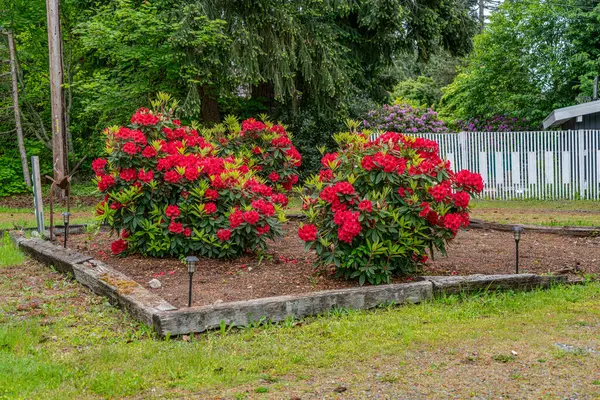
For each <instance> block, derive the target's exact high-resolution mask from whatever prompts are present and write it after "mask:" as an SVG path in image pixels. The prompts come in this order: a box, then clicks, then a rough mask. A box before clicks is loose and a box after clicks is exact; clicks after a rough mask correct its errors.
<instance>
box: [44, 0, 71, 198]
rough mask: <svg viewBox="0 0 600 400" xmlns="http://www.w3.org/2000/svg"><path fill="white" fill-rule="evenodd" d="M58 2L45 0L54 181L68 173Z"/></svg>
mask: <svg viewBox="0 0 600 400" xmlns="http://www.w3.org/2000/svg"><path fill="white" fill-rule="evenodd" d="M59 3H60V0H46V11H47V19H48V51H49V56H50V57H49V59H50V97H51V102H52V158H53V164H54V165H53V169H54V180H55V181H61V180H62V179H63V178H64V177H65V176H67V174H68V164H67V140H66V134H65V132H66V131H65V107H64V105H65V102H64V92H63V64H62V38H61V34H60V4H59ZM56 195H57V197H58V198H62V197H63V191H62V190H57V192H56Z"/></svg>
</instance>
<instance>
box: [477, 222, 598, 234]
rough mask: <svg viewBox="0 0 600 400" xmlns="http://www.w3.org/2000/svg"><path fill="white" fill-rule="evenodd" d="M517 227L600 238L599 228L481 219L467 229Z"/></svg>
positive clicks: (508, 229)
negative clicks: (497, 221)
mask: <svg viewBox="0 0 600 400" xmlns="http://www.w3.org/2000/svg"><path fill="white" fill-rule="evenodd" d="M516 226H520V227H522V228H523V229H525V232H527V231H531V232H537V233H550V234H555V235H564V236H580V237H585V236H588V237H590V236H591V237H595V236H600V227H598V226H540V225H522V224H499V223H496V222H485V221H483V220H481V219H472V220H471V224H470V225H469V226H468V228H467V229H492V230H496V231H512V230H513V229H514V228H515V227H516Z"/></svg>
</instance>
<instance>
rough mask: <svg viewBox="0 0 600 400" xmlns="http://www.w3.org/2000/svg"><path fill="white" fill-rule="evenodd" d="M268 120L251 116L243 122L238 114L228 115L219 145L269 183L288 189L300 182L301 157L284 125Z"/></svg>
mask: <svg viewBox="0 0 600 400" xmlns="http://www.w3.org/2000/svg"><path fill="white" fill-rule="evenodd" d="M265 121H266V122H261V121H258V120H256V119H254V118H250V119H247V120H245V121H242V123H241V125H240V124H239V123H238V120H237V119H236V118H235V117H232V116H228V117H227V118H226V119H225V122H224V125H225V128H226V129H225V132H221V133H225V134H224V135H223V134H221V135H219V137H218V138H216V139H215V141H217V142H218V143H219V145H220V154H222V155H224V156H226V155H235V156H236V157H239V158H241V159H242V160H243V161H244V163H245V164H246V165H248V167H249V168H250V169H251V170H252V171H254V172H255V173H256V174H257V175H258V176H260V177H262V178H263V179H264V180H265V182H266V184H268V185H269V186H271V187H273V188H274V189H275V190H276V191H277V192H280V193H287V192H289V191H290V190H292V187H293V185H295V184H296V183H298V168H299V167H300V166H301V165H302V157H301V156H300V153H299V152H298V150H297V149H296V147H295V146H294V144H293V143H292V140H291V137H290V135H288V132H286V130H285V128H284V127H283V126H282V125H277V124H273V123H271V122H269V121H268V120H266V119H265ZM213 131H215V130H213ZM216 131H219V128H217V129H216Z"/></svg>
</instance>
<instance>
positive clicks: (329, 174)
mask: <svg viewBox="0 0 600 400" xmlns="http://www.w3.org/2000/svg"><path fill="white" fill-rule="evenodd" d="M332 179H333V171H332V170H330V169H322V170H321V171H319V180H320V181H321V182H329V181H331V180H332Z"/></svg>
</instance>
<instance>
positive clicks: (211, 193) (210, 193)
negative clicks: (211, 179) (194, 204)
mask: <svg viewBox="0 0 600 400" xmlns="http://www.w3.org/2000/svg"><path fill="white" fill-rule="evenodd" d="M204 197H206V198H207V199H209V200H217V199H218V198H219V192H217V191H216V190H212V189H206V192H204Z"/></svg>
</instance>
